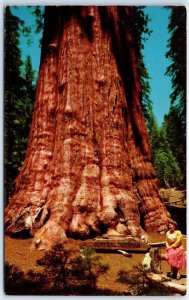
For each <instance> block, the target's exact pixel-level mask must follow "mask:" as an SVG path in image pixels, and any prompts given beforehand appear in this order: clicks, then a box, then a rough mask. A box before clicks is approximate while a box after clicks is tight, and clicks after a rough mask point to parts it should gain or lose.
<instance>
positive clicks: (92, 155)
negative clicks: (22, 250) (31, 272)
mask: <svg viewBox="0 0 189 300" xmlns="http://www.w3.org/2000/svg"><path fill="white" fill-rule="evenodd" d="M132 14H133V9H132V7H127V8H120V7H119V8H117V7H47V8H46V14H45V29H44V36H43V48H42V60H41V67H40V74H39V80H38V85H37V94H36V100H35V108H34V113H33V120H32V128H31V132H30V136H29V143H28V149H27V155H26V160H25V162H24V165H23V167H22V169H21V171H20V174H19V176H18V178H17V180H16V190H15V194H14V196H13V198H12V200H11V202H10V203H9V205H8V206H7V208H6V212H5V221H6V232H7V233H16V232H22V231H23V230H25V229H27V227H28V230H30V234H31V235H34V238H35V241H37V244H39V246H40V247H41V248H48V247H49V246H51V245H53V244H55V243H56V242H60V241H61V240H62V239H64V238H65V237H66V236H76V237H88V236H91V235H92V234H102V233H104V232H114V233H115V232H119V233H123V232H124V233H125V234H132V235H140V234H141V231H142V227H144V229H146V230H151V231H157V232H163V231H165V230H166V226H167V221H168V214H167V211H166V209H165V207H164V205H163V204H162V202H161V200H160V198H159V194H158V183H157V177H156V173H155V171H154V168H153V166H152V163H151V150H150V146H149V140H148V136H147V131H146V127H145V123H144V117H143V112H142V108H141V104H140V102H139V98H138V94H139V92H140V83H139V78H138V72H137V65H136V57H135V52H134V39H133V34H132V26H131V23H132ZM121 18H122V19H123V18H124V22H122V19H121Z"/></svg>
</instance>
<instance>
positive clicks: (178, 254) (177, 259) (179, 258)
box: [166, 248, 186, 269]
mask: <svg viewBox="0 0 189 300" xmlns="http://www.w3.org/2000/svg"><path fill="white" fill-rule="evenodd" d="M166 251H167V253H166V259H167V262H168V264H169V265H170V266H171V267H175V268H177V269H185V268H186V252H184V251H183V250H182V249H180V248H170V249H167V250H166Z"/></svg>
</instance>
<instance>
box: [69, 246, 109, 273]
mask: <svg viewBox="0 0 189 300" xmlns="http://www.w3.org/2000/svg"><path fill="white" fill-rule="evenodd" d="M108 269H109V265H108V264H102V263H101V262H100V257H99V256H97V255H96V252H95V250H93V249H91V248H88V247H85V248H84V249H83V250H82V251H81V253H80V254H79V255H78V256H76V257H75V258H74V260H73V261H72V268H71V272H72V274H73V275H74V276H77V277H86V276H87V277H88V276H89V277H92V278H96V277H97V276H98V275H99V274H101V273H105V272H106V271H107V270H108Z"/></svg>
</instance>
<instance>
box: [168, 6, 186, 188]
mask: <svg viewBox="0 0 189 300" xmlns="http://www.w3.org/2000/svg"><path fill="white" fill-rule="evenodd" d="M169 9H170V10H171V14H170V20H169V26H168V29H169V32H170V39H169V41H168V49H169V50H168V51H167V53H166V57H168V58H169V59H170V60H171V61H172V62H171V64H170V65H169V67H168V68H167V71H166V74H167V75H168V76H170V77H171V81H172V89H173V92H172V94H171V95H170V97H171V107H170V111H169V113H168V115H167V116H165V120H164V126H165V128H166V132H167V138H168V141H169V143H170V148H171V150H172V152H173V153H174V156H175V157H176V159H177V161H178V162H179V167H180V169H181V172H182V174H183V182H182V183H183V184H184V185H185V184H186V8H185V7H184V6H175V7H169Z"/></svg>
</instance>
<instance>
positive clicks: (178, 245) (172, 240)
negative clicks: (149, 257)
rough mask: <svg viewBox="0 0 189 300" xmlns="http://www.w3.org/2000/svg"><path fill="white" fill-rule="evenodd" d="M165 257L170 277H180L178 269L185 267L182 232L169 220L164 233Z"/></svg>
mask: <svg viewBox="0 0 189 300" xmlns="http://www.w3.org/2000/svg"><path fill="white" fill-rule="evenodd" d="M165 258H166V260H167V262H168V264H169V265H170V266H171V273H170V274H169V276H170V277H172V278H175V279H177V280H179V279H180V269H184V268H186V253H185V252H184V251H183V245H182V233H181V231H180V230H178V229H177V223H176V222H174V221H170V222H169V230H168V231H167V233H166V254H165Z"/></svg>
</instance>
